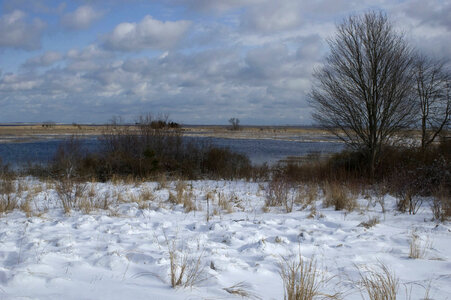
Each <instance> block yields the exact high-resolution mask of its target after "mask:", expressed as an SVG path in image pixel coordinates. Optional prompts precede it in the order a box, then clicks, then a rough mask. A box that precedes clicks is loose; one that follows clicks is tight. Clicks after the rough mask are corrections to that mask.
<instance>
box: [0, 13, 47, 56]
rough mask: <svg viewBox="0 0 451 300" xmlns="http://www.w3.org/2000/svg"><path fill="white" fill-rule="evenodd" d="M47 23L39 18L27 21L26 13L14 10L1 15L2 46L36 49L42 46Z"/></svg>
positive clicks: (0, 35) (0, 33) (0, 42)
mask: <svg viewBox="0 0 451 300" xmlns="http://www.w3.org/2000/svg"><path fill="white" fill-rule="evenodd" d="M44 27H45V23H44V22H43V21H41V20H39V19H34V20H33V21H32V22H27V20H26V15H25V13H24V12H22V11H20V10H14V11H13V12H11V13H9V14H5V15H3V16H1V17H0V47H10V48H17V49H25V50H35V49H38V48H40V46H41V35H42V31H43V29H44Z"/></svg>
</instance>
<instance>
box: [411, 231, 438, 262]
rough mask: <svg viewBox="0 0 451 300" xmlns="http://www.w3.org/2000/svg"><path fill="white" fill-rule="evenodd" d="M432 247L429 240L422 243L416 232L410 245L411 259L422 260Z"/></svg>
mask: <svg viewBox="0 0 451 300" xmlns="http://www.w3.org/2000/svg"><path fill="white" fill-rule="evenodd" d="M431 247H432V244H431V242H430V241H429V238H427V239H426V240H425V241H421V239H420V237H419V235H418V234H417V232H416V231H415V230H414V231H412V234H411V236H410V243H409V258H412V259H421V258H424V257H425V256H426V253H427V251H428V250H429V249H430V248H431Z"/></svg>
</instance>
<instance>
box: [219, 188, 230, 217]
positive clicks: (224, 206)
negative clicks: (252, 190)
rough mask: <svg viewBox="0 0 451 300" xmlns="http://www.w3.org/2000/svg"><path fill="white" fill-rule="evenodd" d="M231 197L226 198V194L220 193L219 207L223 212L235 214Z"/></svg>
mask: <svg viewBox="0 0 451 300" xmlns="http://www.w3.org/2000/svg"><path fill="white" fill-rule="evenodd" d="M231 201H232V199H231V197H226V195H225V193H221V192H219V193H218V206H219V207H220V208H221V210H222V211H224V212H226V213H228V214H230V213H233V205H232V203H231Z"/></svg>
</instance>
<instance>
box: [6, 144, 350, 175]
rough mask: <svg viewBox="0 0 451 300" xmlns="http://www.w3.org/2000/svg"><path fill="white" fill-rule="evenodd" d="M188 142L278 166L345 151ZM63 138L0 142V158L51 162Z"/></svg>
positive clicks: (323, 146) (90, 147)
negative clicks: (291, 158)
mask: <svg viewBox="0 0 451 300" xmlns="http://www.w3.org/2000/svg"><path fill="white" fill-rule="evenodd" d="M183 138H184V139H186V140H187V141H199V142H207V143H211V144H212V145H214V146H217V147H226V148H229V149H230V150H232V151H234V152H239V153H242V154H245V155H247V156H248V157H249V158H250V160H251V161H252V163H254V164H262V163H264V162H267V163H269V164H273V163H276V162H277V161H279V160H283V159H285V158H287V157H289V156H305V155H307V154H309V153H313V152H316V153H317V152H319V153H333V152H338V151H341V150H342V149H343V144H341V143H337V142H329V141H323V142H319V141H318V142H301V141H281V140H271V139H260V140H258V139H225V138H211V137H183ZM63 141H64V139H63V138H58V139H50V140H39V141H31V142H21V143H2V144H1V143H0V158H1V159H2V162H3V163H4V164H9V165H10V166H12V167H13V168H19V167H21V166H23V165H26V164H27V163H33V164H35V163H40V164H46V163H48V162H49V161H50V160H51V159H52V157H53V156H54V154H55V152H56V150H57V149H58V145H59V144H60V143H61V142H63ZM81 141H82V143H83V146H84V149H86V150H87V151H96V150H97V149H99V146H100V143H99V141H98V139H97V137H89V138H84V139H82V140H81Z"/></svg>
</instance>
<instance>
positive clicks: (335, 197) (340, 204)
mask: <svg viewBox="0 0 451 300" xmlns="http://www.w3.org/2000/svg"><path fill="white" fill-rule="evenodd" d="M323 191H324V201H323V205H324V206H325V207H330V206H333V207H334V208H335V210H343V209H345V210H347V211H353V210H355V209H356V208H357V207H358V204H357V195H356V194H354V193H353V191H352V189H349V188H348V187H347V186H345V185H344V184H343V183H340V182H325V183H324V187H323Z"/></svg>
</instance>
